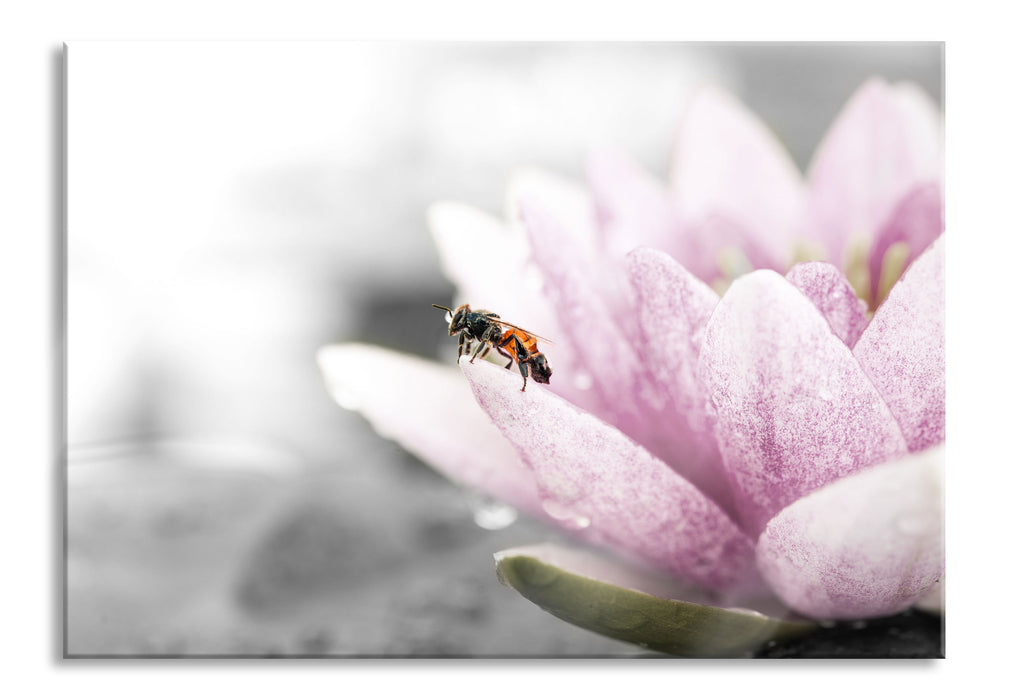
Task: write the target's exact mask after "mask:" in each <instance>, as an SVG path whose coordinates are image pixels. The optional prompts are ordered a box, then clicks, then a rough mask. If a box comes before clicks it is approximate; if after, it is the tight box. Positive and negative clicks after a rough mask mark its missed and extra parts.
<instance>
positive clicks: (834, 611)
mask: <svg viewBox="0 0 1009 700" xmlns="http://www.w3.org/2000/svg"><path fill="white" fill-rule="evenodd" d="M944 457H945V448H944V447H942V446H940V447H937V448H934V449H932V450H928V451H926V452H920V453H917V454H914V455H910V456H905V457H903V458H901V459H898V460H895V461H893V462H890V463H887V464H881V465H878V466H875V467H873V468H871V469H866V470H865V471H863V472H861V473H859V474H855V475H853V476H849V477H847V478H845V479H841V480H839V481H836V482H834V483H833V484H830V485H828V486H825V487H824V488H822V489H820V490H819V491H816V492H814V493H812V494H809V495H808V496H806V497H804V498H802V499H800V500H798V501H796V502H795V503H793V504H792V505H790V506H788V507H787V508H785V509H784V510H783V511H782V512H781V513H779V514H778V515H776V516H775V517H774V518H773V519H772V520H771V521H770V522H769V523H768V524H767V529H766V530H765V531H764V533H763V534H762V535H761V536H760V539H759V541H758V543H757V557H758V562H759V566H760V571H761V573H762V574H763V575H764V578H765V579H766V580H767V582H768V583H769V584H770V585H771V587H772V588H773V589H774V590H775V592H776V593H777V594H778V595H779V596H780V597H781V598H782V600H784V601H785V602H786V603H788V604H789V605H790V606H792V608H794V609H795V610H797V611H799V612H801V613H803V614H805V615H810V616H813V617H820V618H837V619H858V618H863V617H879V616H883V615H889V614H892V613H894V612H897V611H899V610H903V609H904V608H906V607H908V606H910V605H911V604H912V603H914V602H915V601H916V600H918V599H919V598H921V597H922V596H924V595H925V594H926V593H928V592H929V590H930V589H931V588H932V587H933V586H934V584H935V583H936V582H937V581H938V580H939V579H940V578H941V577H942V575H943V571H944V569H945V557H944V546H943V483H942V482H943V471H944V470H943V461H944Z"/></svg>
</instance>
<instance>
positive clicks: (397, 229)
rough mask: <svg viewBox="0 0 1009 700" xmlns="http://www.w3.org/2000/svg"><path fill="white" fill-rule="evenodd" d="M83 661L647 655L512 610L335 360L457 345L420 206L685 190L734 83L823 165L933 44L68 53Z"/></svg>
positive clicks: (72, 500) (919, 67)
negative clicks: (667, 187) (705, 118)
mask: <svg viewBox="0 0 1009 700" xmlns="http://www.w3.org/2000/svg"><path fill="white" fill-rule="evenodd" d="M67 60H68V92H67V117H68V197H67V211H68V241H67V243H68V249H67V256H68V300H67V352H68V356H67V361H68V378H67V410H68V424H67V429H68V436H67V437H68V443H69V445H68V446H69V455H70V457H69V464H68V467H67V479H66V488H67V514H66V515H67V559H66V579H67V580H66V584H67V587H66V596H67V615H66V630H65V632H66V650H67V651H68V652H69V653H71V654H75V655H98V654H116V655H152V654H153V655H164V654H168V655H193V654H211V655H340V656H387V655H391V656H442V655H448V656H468V655H476V656H514V655H519V656H570V655H573V656H584V655H589V656H591V655H627V654H630V655H634V654H635V653H636V651H635V650H634V649H633V648H631V647H628V646H626V645H623V644H619V643H617V642H613V641H610V640H607V639H604V638H601V637H597V636H595V635H592V634H590V633H588V632H583V631H581V630H578V629H575V628H572V627H570V626H568V625H566V624H564V623H562V622H560V621H559V620H556V619H555V618H553V617H551V616H549V615H547V614H546V613H543V612H542V611H540V610H538V609H537V608H535V606H532V605H530V604H529V603H528V602H526V601H524V600H523V599H520V598H519V597H518V596H517V595H515V594H514V593H513V592H512V591H510V590H508V589H505V588H503V587H501V586H500V585H499V584H498V583H497V581H496V579H495V577H494V572H493V563H492V559H491V554H492V553H493V552H494V551H496V550H499V549H503V548H505V547H509V546H514V545H518V544H524V543H529V542H534V541H539V540H543V539H547V538H550V537H554V536H555V535H553V534H551V533H549V532H546V531H544V530H543V529H542V527H541V526H540V525H538V524H536V523H532V522H528V521H526V520H524V519H522V518H519V519H518V520H517V521H516V522H515V524H513V525H511V526H510V527H507V528H505V529H500V530H488V529H484V528H481V527H480V526H479V525H478V524H477V523H476V522H475V521H474V517H473V510H472V508H471V505H472V500H473V495H472V494H467V493H464V492H462V491H460V490H458V489H456V488H455V487H453V486H451V485H449V484H448V483H446V482H445V481H443V480H442V479H441V478H440V477H438V476H436V475H434V474H433V473H432V472H431V471H430V470H429V469H428V468H427V467H426V466H425V465H422V464H420V463H419V462H417V461H415V460H414V459H413V458H412V457H410V456H409V455H407V454H406V453H404V452H403V451H402V450H400V449H399V448H398V447H397V446H395V445H393V444H391V443H388V442H386V441H384V440H383V439H381V438H380V437H378V436H376V435H374V434H373V433H372V432H371V431H370V429H369V428H368V427H367V425H366V424H365V423H364V422H363V421H362V420H361V419H360V418H358V417H357V416H356V415H355V414H352V413H349V412H346V411H344V410H343V409H341V408H339V407H338V406H337V405H336V404H335V403H333V402H332V401H331V400H330V399H329V397H328V396H327V395H326V392H325V390H324V387H323V385H322V382H321V379H320V377H319V373H318V370H317V368H316V365H315V352H316V350H317V349H318V348H319V347H320V346H321V345H323V344H325V343H329V342H338V341H350V340H363V341H366V342H375V343H379V344H382V345H386V346H389V347H394V348H397V349H401V350H405V351H409V352H415V353H418V354H422V355H426V356H431V357H434V356H437V355H438V353H439V350H443V349H444V348H446V347H447V346H448V343H449V341H448V339H447V337H445V330H444V324H443V321H442V318H441V315H440V314H438V313H437V312H433V311H432V310H431V309H430V306H429V304H430V303H432V302H436V303H447V302H449V301H450V300H451V299H452V292H453V290H452V288H451V286H450V285H449V284H448V282H447V281H446V280H445V279H444V278H443V277H442V276H441V274H440V272H439V267H438V261H437V258H436V255H435V251H434V248H433V246H432V244H431V239H430V237H429V235H428V232H427V231H426V228H425V226H426V224H425V211H426V209H427V207H428V206H429V205H430V204H431V203H432V202H434V201H437V200H442V199H452V200H460V201H465V202H468V203H471V204H474V205H477V206H480V207H482V208H484V209H486V210H488V211H490V212H491V213H495V214H498V215H500V214H501V212H502V206H503V193H504V191H505V188H506V185H507V182H508V177H509V176H510V174H511V173H512V172H513V171H514V170H515V169H516V168H517V167H520V166H524V165H529V164H535V165H538V166H542V167H544V168H548V169H552V170H554V171H556V172H558V173H560V174H563V175H567V176H571V177H575V178H578V177H580V168H581V164H582V162H583V159H584V157H585V155H586V153H587V152H588V150H589V149H590V148H593V147H596V146H600V145H608V146H617V147H620V148H623V149H624V150H626V151H628V152H629V153H630V154H631V155H632V156H634V157H635V158H636V159H638V160H639V161H640V162H641V163H642V164H643V165H644V166H645V167H647V168H648V169H649V170H651V171H652V172H654V173H656V174H658V175H662V174H664V172H665V169H666V167H667V160H668V156H669V149H670V147H671V142H672V134H673V130H674V128H675V125H676V121H677V116H678V114H679V113H680V111H681V110H682V108H683V105H684V104H685V101H686V100H687V99H688V97H689V96H690V95H691V94H692V93H693V92H694V91H695V90H696V89H697V88H698V87H700V86H702V85H704V84H707V83H712V82H713V83H718V84H720V85H722V86H724V87H726V88H727V89H729V90H731V91H732V92H734V93H735V94H736V95H738V96H739V97H740V99H741V100H742V101H744V102H745V103H747V104H748V105H750V107H751V108H753V109H754V111H755V112H756V113H757V114H758V115H760V116H761V117H762V118H763V119H764V120H765V121H766V122H767V123H768V124H769V125H770V126H771V127H772V128H773V129H774V130H775V131H776V132H777V133H778V134H779V135H780V137H781V138H782V140H783V142H784V143H785V144H786V146H787V147H788V148H789V150H790V151H791V152H792V153H793V155H794V157H795V159H796V162H797V163H798V164H799V165H800V167H802V168H805V166H806V164H807V163H808V160H809V157H810V155H811V153H812V150H813V148H814V147H815V145H816V143H817V142H818V141H819V139H820V138H821V137H822V135H823V133H824V131H825V130H826V128H827V126H828V125H829V123H830V120H831V119H832V118H833V116H834V115H835V114H836V113H837V111H838V109H839V108H840V107H841V105H842V104H843V102H844V101H845V100H846V99H847V97H848V96H849V95H850V94H851V93H852V91H853V90H854V89H855V88H856V87H857V86H858V85H859V84H860V83H861V82H862V81H864V80H865V79H867V78H868V77H870V76H874V75H878V76H882V77H884V78H887V79H890V80H904V79H909V80H913V81H915V82H917V83H919V84H920V85H921V86H922V87H924V88H925V89H926V90H927V91H928V92H930V93H931V94H932V95H933V97H935V99H936V100H937V101H938V100H941V98H942V65H943V51H942V46H941V45H939V44H872V45H867V44H835V45H807V44H803V45H774V44H730V45H706V44H696V45H695V44H688V45H669V44H466V43H454V44H438V43H431V44H396V43H374V44H371V43H344V44H326V43H306V44H293V43H285V44H256V43H234V44H215V43H186V44H173V43H158V44H132V43H118V42H117V43H94V44H92V43H73V44H71V46H70V48H69V51H68V57H67Z"/></svg>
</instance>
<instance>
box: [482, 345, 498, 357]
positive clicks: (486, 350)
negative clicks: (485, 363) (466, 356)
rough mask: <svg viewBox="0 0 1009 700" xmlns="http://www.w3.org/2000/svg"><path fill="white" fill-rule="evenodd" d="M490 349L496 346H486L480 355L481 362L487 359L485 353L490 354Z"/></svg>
mask: <svg viewBox="0 0 1009 700" xmlns="http://www.w3.org/2000/svg"><path fill="white" fill-rule="evenodd" d="M492 347H496V346H493V345H488V346H487V347H486V348H484V351H483V354H482V355H480V359H481V360H482V359H483V358H485V357H487V353H489V352H490V349H491V348H492Z"/></svg>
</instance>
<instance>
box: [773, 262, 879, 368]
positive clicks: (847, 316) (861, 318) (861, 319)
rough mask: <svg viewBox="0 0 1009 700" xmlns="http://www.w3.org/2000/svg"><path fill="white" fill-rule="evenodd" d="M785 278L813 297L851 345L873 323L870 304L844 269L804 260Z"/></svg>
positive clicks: (847, 343)
mask: <svg viewBox="0 0 1009 700" xmlns="http://www.w3.org/2000/svg"><path fill="white" fill-rule="evenodd" d="M785 279H787V280H788V281H789V282H791V283H792V284H794V285H795V286H796V287H797V288H798V289H799V291H801V292H802V293H803V294H805V295H806V296H807V297H809V300H810V301H811V302H813V305H814V306H815V307H816V308H818V309H819V310H820V313H821V314H823V317H824V318H825V319H827V323H829V324H830V329H831V330H832V331H834V335H836V336H837V337H838V338H840V339H841V340H842V341H844V344H845V345H847V346H848V347H849V348H850V347H853V346H854V345H855V342H856V341H857V340H858V337H859V336H860V335H861V334H862V331H864V330H865V327H866V326H867V325H868V324H869V317H868V316H867V315H866V311H868V306H867V305H866V303H865V302H864V301H862V300H861V299H859V298H858V297H857V296H856V295H855V290H854V289H852V287H851V285H850V284H849V283H848V280H847V279H846V278H845V276H844V275H843V274H841V271H840V270H838V269H837V268H836V267H834V266H833V265H831V264H830V263H824V262H810V263H800V264H798V265H796V266H795V267H793V268H792V269H791V270H789V271H788V274H787V275H785Z"/></svg>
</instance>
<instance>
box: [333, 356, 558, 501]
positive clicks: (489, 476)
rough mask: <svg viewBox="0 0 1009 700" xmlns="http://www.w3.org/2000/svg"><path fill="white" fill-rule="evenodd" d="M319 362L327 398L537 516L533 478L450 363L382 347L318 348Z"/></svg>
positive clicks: (447, 470) (457, 477)
mask: <svg viewBox="0 0 1009 700" xmlns="http://www.w3.org/2000/svg"><path fill="white" fill-rule="evenodd" d="M318 363H319V366H320V368H321V369H322V373H323V377H324V379H325V380H326V385H327V387H328V388H329V391H330V393H331V394H332V396H333V398H334V399H336V401H337V403H339V404H340V405H341V406H344V407H345V408H347V409H349V410H354V411H357V412H358V413H360V414H361V415H362V416H364V417H365V418H366V419H367V420H368V422H370V423H371V424H372V426H373V427H374V428H375V431H376V432H377V433H378V434H379V435H382V436H383V437H386V438H388V439H390V440H394V441H395V442H397V443H399V444H400V445H401V446H402V447H403V448H404V449H406V450H408V451H409V452H411V453H413V454H414V455H416V456H417V457H419V458H420V459H422V460H424V461H425V462H427V463H428V464H430V465H431V466H432V467H434V468H435V469H437V470H438V471H439V472H441V473H442V474H444V475H445V476H446V477H448V478H449V479H450V480H452V481H455V482H456V483H459V484H463V485H465V486H469V487H470V488H472V489H475V490H477V491H480V492H482V493H485V494H488V495H490V496H493V497H495V498H499V499H501V500H502V501H505V502H507V503H510V504H511V505H514V506H515V507H517V508H521V509H523V510H525V511H526V512H528V513H530V514H533V515H538V516H539V517H543V511H542V509H541V508H540V505H539V503H540V500H539V496H538V493H537V488H536V482H535V480H534V479H533V478H532V475H531V474H530V473H529V471H528V470H527V469H526V468H525V467H524V466H523V465H522V463H521V461H520V460H519V458H518V455H516V453H515V450H514V449H513V448H512V446H511V444H510V443H509V442H508V441H507V440H505V439H504V437H502V436H501V433H500V432H498V430H497V428H495V427H494V424H493V423H492V422H491V421H490V420H489V419H488V418H487V416H486V415H485V414H484V412H483V411H481V410H480V408H479V407H478V406H476V405H475V404H474V403H473V396H472V394H471V392H470V390H469V386H468V385H467V383H466V381H465V380H464V379H463V378H462V377H461V376H460V374H459V370H458V369H457V368H456V367H455V366H454V364H453V365H446V364H440V363H435V362H429V361H427V360H422V359H420V358H417V357H414V356H412V355H404V354H401V353H398V352H393V351H391V350H386V349H384V348H380V347H376V346H371V345H360V344H341V345H329V346H326V347H324V348H322V349H321V350H320V351H319V354H318Z"/></svg>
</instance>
